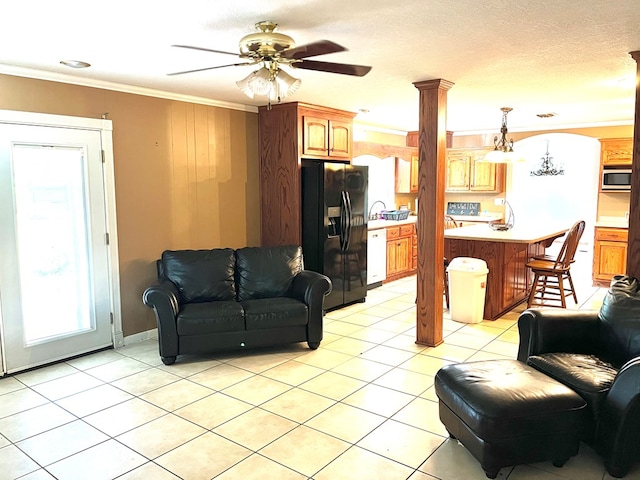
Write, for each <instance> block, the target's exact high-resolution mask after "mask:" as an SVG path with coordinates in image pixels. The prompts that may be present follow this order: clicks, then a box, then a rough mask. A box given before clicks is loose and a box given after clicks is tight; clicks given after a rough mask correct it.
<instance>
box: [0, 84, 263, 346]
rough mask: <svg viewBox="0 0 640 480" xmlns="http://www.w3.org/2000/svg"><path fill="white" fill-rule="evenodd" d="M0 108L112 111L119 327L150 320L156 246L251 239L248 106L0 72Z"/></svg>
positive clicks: (141, 327)
mask: <svg viewBox="0 0 640 480" xmlns="http://www.w3.org/2000/svg"><path fill="white" fill-rule="evenodd" d="M0 109H4V110H20V111H29V112H40V113H50V114H58V115H72V116H78V117H91V118H100V117H101V115H102V114H104V113H107V112H108V118H109V119H110V120H112V121H113V147H114V170H115V189H116V192H115V194H116V210H117V227H118V250H119V256H120V264H119V267H120V288H121V296H122V298H121V301H122V322H123V332H124V335H125V337H126V336H129V335H133V334H135V333H139V332H144V331H146V330H150V329H153V328H155V327H156V323H155V318H154V316H153V312H152V310H151V309H149V308H148V307H146V306H145V305H143V303H142V292H143V291H144V289H145V288H146V287H147V286H148V285H149V284H150V283H152V282H153V281H155V279H156V271H155V259H157V258H158V257H159V256H160V254H161V253H162V251H163V250H166V249H186V248H191V249H200V248H203V249H204V248H217V247H232V248H237V247H242V246H256V245H259V244H260V230H259V229H260V217H259V211H260V208H259V181H258V180H259V177H258V147H257V138H258V115H257V114H254V113H247V112H241V111H236V110H230V109H225V108H219V107H211V106H204V105H198V104H194V103H187V102H180V101H175V100H166V99H161V98H155V97H149V96H143V95H134V94H128V93H121V92H115V91H111V90H104V89H98V88H90V87H82V86H76V85H68V84H63V83H57V82H50V81H44V80H35V79H28V78H21V77H13V76H8V75H0Z"/></svg>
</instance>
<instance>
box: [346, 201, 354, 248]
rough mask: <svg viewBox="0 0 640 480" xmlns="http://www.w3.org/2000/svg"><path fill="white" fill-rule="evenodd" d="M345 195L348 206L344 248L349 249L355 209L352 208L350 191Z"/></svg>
mask: <svg viewBox="0 0 640 480" xmlns="http://www.w3.org/2000/svg"><path fill="white" fill-rule="evenodd" d="M344 195H345V200H346V202H345V203H346V206H347V230H346V232H347V234H346V237H347V239H346V241H345V242H344V250H348V249H349V246H350V245H351V227H352V222H351V219H352V215H353V210H352V208H351V195H349V192H344Z"/></svg>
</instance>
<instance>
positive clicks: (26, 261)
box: [0, 117, 114, 373]
mask: <svg viewBox="0 0 640 480" xmlns="http://www.w3.org/2000/svg"><path fill="white" fill-rule="evenodd" d="M105 140H106V139H105V138H104V137H103V134H102V132H101V130H100V129H83V128H64V127H61V126H52V125H38V124H22V123H14V122H7V123H4V122H3V121H2V118H1V117H0V248H1V249H2V252H3V255H2V257H1V259H0V315H1V317H0V319H1V322H0V338H1V340H2V373H12V372H16V371H20V370H24V369H26V368H30V367H34V366H37V365H41V364H46V363H50V362H52V361H55V360H59V359H63V358H68V357H71V356H74V355H78V354H81V353H85V352H88V351H92V350H96V349H99V348H103V347H106V346H110V345H113V343H114V336H113V331H112V327H111V323H112V317H113V311H114V302H113V292H112V288H111V287H112V284H111V275H112V269H111V264H112V260H113V259H112V250H110V248H109V244H110V242H109V239H108V233H109V222H108V215H107V210H108V209H107V206H108V202H107V201H106V199H107V195H106V192H105V188H106V187H107V186H108V185H110V184H111V182H108V181H106V175H105V168H104V166H103V165H104V163H103V151H104V142H105ZM109 140H110V135H109ZM108 148H109V150H110V146H109V147H108Z"/></svg>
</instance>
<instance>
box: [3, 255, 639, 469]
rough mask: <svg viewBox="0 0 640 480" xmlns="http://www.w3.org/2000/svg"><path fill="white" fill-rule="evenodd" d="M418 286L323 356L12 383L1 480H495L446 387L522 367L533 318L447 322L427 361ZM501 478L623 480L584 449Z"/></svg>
mask: <svg viewBox="0 0 640 480" xmlns="http://www.w3.org/2000/svg"><path fill="white" fill-rule="evenodd" d="M574 270H575V271H578V270H579V268H578V267H577V266H576V268H575V269H574ZM574 279H576V281H577V282H578V283H581V285H579V286H578V287H577V288H578V291H579V297H580V299H581V300H582V302H581V304H580V306H579V307H580V308H598V307H599V304H600V302H601V300H602V296H603V291H602V290H598V289H594V288H591V287H590V285H589V284H590V274H589V275H588V276H587V275H580V276H579V275H576V273H574ZM580 279H582V280H580ZM415 281H416V279H415V277H411V278H407V279H404V280H400V281H397V282H393V283H390V284H388V285H385V286H383V287H380V288H377V289H374V290H371V291H370V292H369V295H368V297H367V302H366V303H364V304H357V305H353V306H350V307H348V308H344V309H341V310H337V311H334V312H330V313H329V314H327V316H326V317H325V338H324V340H323V342H322V345H321V347H320V348H319V349H318V350H316V351H310V350H309V349H308V348H307V346H306V345H305V344H298V345H291V346H287V347H282V348H277V349H266V350H261V351H253V352H242V353H238V352H233V353H227V354H225V355H211V356H184V357H179V359H178V361H177V363H176V364H175V365H172V366H165V365H163V364H162V363H161V362H160V359H159V357H158V355H157V344H156V342H155V341H147V342H143V343H140V344H134V345H128V346H126V347H124V348H121V349H118V350H115V351H114V350H108V351H103V352H100V353H95V354H92V355H88V356H85V357H81V358H77V359H74V360H69V361H67V362H64V363H59V364H56V365H51V366H48V367H44V368H40V369H37V370H33V371H30V372H25V373H22V374H17V375H14V376H10V377H5V378H2V379H0V478H2V479H13V478H21V479H29V480H36V479H38V480H40V479H52V478H56V479H61V480H66V479H111V478H120V479H128V480H132V479H145V480H147V479H152V480H156V479H158V480H163V479H176V478H183V479H211V478H216V479H225V480H228V479H232V480H235V479H243V480H246V479H249V480H250V479H260V480H265V479H278V480H288V479H292V480H293V479H307V478H313V479H317V480H336V479H348V480H352V479H367V480H370V479H411V480H426V479H442V480H468V479H484V478H486V477H485V475H484V472H483V471H482V469H481V468H480V466H479V465H478V463H477V462H476V461H475V460H474V458H473V457H472V456H471V455H470V454H469V453H467V451H466V450H465V449H464V447H462V446H461V445H460V444H458V443H457V441H455V440H451V439H449V438H448V437H447V432H446V431H445V429H444V427H443V425H442V424H441V423H440V421H439V419H438V406H437V398H436V396H435V393H434V389H433V377H434V375H435V373H436V372H437V370H438V369H439V368H440V367H441V366H442V365H446V364H449V363H452V362H462V361H467V360H484V359H490V358H515V355H516V351H517V342H518V332H517V326H516V321H517V317H518V313H519V312H520V311H522V307H520V308H518V309H517V310H516V311H514V312H511V313H509V314H507V315H505V316H504V317H503V318H501V319H499V320H497V321H494V322H491V321H484V322H482V323H480V324H464V323H458V322H455V321H452V320H450V319H449V318H448V312H446V311H445V316H444V317H445V318H444V320H443V322H444V335H445V342H444V344H442V345H440V346H438V347H436V348H427V347H424V346H420V345H416V343H415V304H414V299H415ZM571 308H578V306H571ZM499 478H502V479H505V478H508V479H510V480H521V479H542V480H545V479H549V480H551V479H575V480H590V479H594V480H596V479H607V478H610V477H609V476H608V475H607V474H606V473H605V471H604V467H603V465H602V461H601V460H600V458H599V457H598V456H597V455H596V454H595V453H594V452H593V451H592V450H591V449H590V448H589V447H587V446H586V445H582V446H581V449H580V453H579V455H578V456H577V457H574V458H572V459H571V460H570V461H569V462H568V463H567V464H566V465H565V466H564V467H563V468H560V469H559V468H555V467H553V466H552V465H551V463H550V462H545V463H540V464H535V465H521V466H516V467H513V468H505V469H503V470H502V471H501V472H500V475H499ZM627 478H628V479H640V465H636V466H635V468H634V470H633V471H632V472H631V473H630V474H629V475H628V476H627Z"/></svg>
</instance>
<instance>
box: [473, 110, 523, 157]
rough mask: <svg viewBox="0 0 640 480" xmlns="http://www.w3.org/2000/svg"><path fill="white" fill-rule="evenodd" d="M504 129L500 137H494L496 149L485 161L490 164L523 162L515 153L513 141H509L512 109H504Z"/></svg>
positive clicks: (502, 128) (501, 129)
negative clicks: (508, 127)
mask: <svg viewBox="0 0 640 480" xmlns="http://www.w3.org/2000/svg"><path fill="white" fill-rule="evenodd" d="M500 110H502V127H501V128H500V136H499V137H498V136H497V135H496V136H495V137H493V144H494V149H493V150H492V151H490V152H488V153H487V154H486V155H485V156H484V158H483V161H485V162H490V163H511V162H513V161H522V160H523V159H522V158H520V157H518V156H517V155H516V154H515V153H514V151H513V139H509V140H507V114H508V113H509V112H510V111H511V110H513V108H510V107H502V108H501V109H500Z"/></svg>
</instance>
